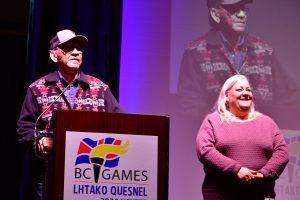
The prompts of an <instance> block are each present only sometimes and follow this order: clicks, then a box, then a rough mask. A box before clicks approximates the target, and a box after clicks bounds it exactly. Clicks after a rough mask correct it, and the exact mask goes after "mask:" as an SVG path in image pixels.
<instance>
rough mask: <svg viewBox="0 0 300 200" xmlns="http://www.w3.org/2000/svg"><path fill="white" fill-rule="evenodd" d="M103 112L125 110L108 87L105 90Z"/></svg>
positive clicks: (120, 111)
mask: <svg viewBox="0 0 300 200" xmlns="http://www.w3.org/2000/svg"><path fill="white" fill-rule="evenodd" d="M105 112H116V113H124V112H125V111H124V110H123V108H122V107H121V106H120V105H119V103H118V101H117V100H116V98H115V97H114V95H113V94H112V93H111V91H110V88H109V87H108V88H107V89H106V91H105Z"/></svg>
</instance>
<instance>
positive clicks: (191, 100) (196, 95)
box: [177, 48, 211, 119]
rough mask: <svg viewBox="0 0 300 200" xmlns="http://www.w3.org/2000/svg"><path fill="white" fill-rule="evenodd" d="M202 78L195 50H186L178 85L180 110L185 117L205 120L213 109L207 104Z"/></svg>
mask: <svg viewBox="0 0 300 200" xmlns="http://www.w3.org/2000/svg"><path fill="white" fill-rule="evenodd" d="M202 76H203V75H202V73H201V68H200V66H199V63H197V61H196V59H195V58H194V55H193V50H191V49H189V48H188V49H186V50H185V52H184V54H183V57H182V60H181V65H180V71H179V79H178V85H177V90H178V96H179V104H180V107H181V109H180V110H181V111H182V114H183V115H186V116H192V117H197V118H200V119H203V118H204V115H205V114H206V113H208V112H209V111H210V109H211V108H210V106H209V105H210V104H209V103H208V102H207V97H206V96H207V94H206V91H205V89H204V86H203V85H204V83H203V78H202ZM203 113H205V114H204V115H203Z"/></svg>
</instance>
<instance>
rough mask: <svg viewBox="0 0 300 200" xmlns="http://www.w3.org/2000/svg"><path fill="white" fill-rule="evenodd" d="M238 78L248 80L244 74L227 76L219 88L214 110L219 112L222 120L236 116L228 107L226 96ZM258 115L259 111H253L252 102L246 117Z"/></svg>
mask: <svg viewBox="0 0 300 200" xmlns="http://www.w3.org/2000/svg"><path fill="white" fill-rule="evenodd" d="M240 80H247V81H248V82H249V80H248V79H247V77H246V76H244V75H241V74H236V75H233V76H231V77H230V78H228V79H227V80H226V81H225V83H224V84H223V86H222V88H221V91H220V94H219V97H218V100H217V103H216V105H215V110H216V111H217V112H218V113H219V114H220V116H221V119H222V120H225V121H232V120H233V119H236V117H235V116H234V115H233V114H232V113H231V112H230V111H229V109H228V103H227V100H226V99H227V98H226V97H227V92H228V91H229V90H230V89H231V88H232V87H233V86H234V84H236V83H237V82H238V81H240ZM258 115H260V113H259V112H257V111H255V108H254V103H252V105H251V108H250V112H249V114H248V116H247V119H248V120H252V119H254V118H255V117H257V116H258Z"/></svg>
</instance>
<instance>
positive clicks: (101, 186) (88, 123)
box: [44, 110, 170, 200]
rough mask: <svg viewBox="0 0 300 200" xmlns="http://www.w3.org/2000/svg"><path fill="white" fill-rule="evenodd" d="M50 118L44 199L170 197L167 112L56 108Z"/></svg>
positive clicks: (160, 199)
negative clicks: (50, 142)
mask: <svg viewBox="0 0 300 200" xmlns="http://www.w3.org/2000/svg"><path fill="white" fill-rule="evenodd" d="M53 119H54V136H53V140H54V146H53V153H52V154H51V158H49V164H48V172H47V175H46V185H45V198H44V199H46V200H63V199H67V200H72V199H76V200H80V199H89V200H93V199H98V200H136V199H137V200H156V199H157V200H166V199H168V159H169V156H168V155H169V123H170V122H169V121H170V119H169V116H168V115H142V114H126V113H106V112H88V111H73V110H58V111H55V113H54V117H53Z"/></svg>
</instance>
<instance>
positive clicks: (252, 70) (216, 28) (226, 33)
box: [178, 0, 299, 123]
mask: <svg viewBox="0 0 300 200" xmlns="http://www.w3.org/2000/svg"><path fill="white" fill-rule="evenodd" d="M250 3H252V0H208V1H207V6H208V11H209V14H208V17H209V22H210V25H211V27H212V29H211V30H210V31H209V32H208V33H206V34H205V35H203V36H202V37H200V38H198V39H197V40H195V41H194V42H192V43H191V44H190V45H189V46H188V48H187V49H186V51H185V52H184V55H183V59H182V63H181V68H180V73H179V74H180V75H179V81H178V94H179V97H180V104H181V106H182V109H181V110H183V112H184V113H185V114H186V115H188V116H192V117H194V118H196V119H197V123H198V122H200V121H201V120H202V119H203V117H204V116H205V115H206V114H207V113H208V112H209V111H210V110H211V109H212V107H213V106H214V104H215V102H216V98H217V94H218V92H219V90H220V88H221V86H222V84H223V83H224V81H225V80H226V79H227V78H229V77H230V76H232V75H234V74H243V75H245V76H247V78H248V79H249V81H250V82H251V83H252V84H253V85H252V89H253V94H254V97H255V102H256V106H257V109H258V110H259V111H262V112H265V113H266V114H270V115H272V112H273V110H274V107H275V106H276V107H277V108H278V107H280V106H282V105H285V104H288V105H290V104H292V103H294V104H296V101H297V97H296V96H297V95H298V94H299V88H298V87H297V85H296V84H295V83H294V82H293V81H292V80H291V78H290V77H289V76H287V74H286V71H285V70H284V69H282V68H281V67H280V65H279V63H278V61H277V59H276V57H275V55H274V50H273V48H272V46H270V45H269V44H268V43H267V42H265V41H264V40H262V39H261V38H259V37H256V36H254V35H251V34H249V33H247V32H246V31H245V30H246V24H247V6H248V4H250Z"/></svg>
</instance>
